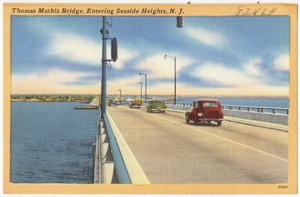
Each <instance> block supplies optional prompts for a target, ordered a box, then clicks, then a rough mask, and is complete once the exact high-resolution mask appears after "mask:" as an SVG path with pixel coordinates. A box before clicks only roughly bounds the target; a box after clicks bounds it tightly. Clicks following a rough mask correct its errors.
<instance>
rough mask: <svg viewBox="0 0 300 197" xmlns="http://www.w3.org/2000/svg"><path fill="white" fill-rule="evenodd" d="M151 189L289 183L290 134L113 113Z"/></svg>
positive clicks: (123, 110) (172, 116)
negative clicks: (170, 185)
mask: <svg viewBox="0 0 300 197" xmlns="http://www.w3.org/2000/svg"><path fill="white" fill-rule="evenodd" d="M107 110H108V111H109V113H110V115H111V116H112V118H113V120H114V122H115V123H116V125H117V126H118V128H119V130H120V132H121V133H122V136H123V138H124V139H125V141H126V142H127V144H128V146H129V147H130V149H131V151H132V152H133V154H134V155H135V157H136V159H137V161H138V162H139V164H140V165H141V168H142V169H143V171H144V172H145V174H146V176H147V177H148V179H149V181H150V183H154V184H156V183H220V184H222V183H287V181H288V160H287V159H288V133H287V132H281V131H278V130H273V129H267V128H260V127H257V126H250V125H244V124H238V123H234V122H228V121H224V122H223V124H222V126H220V127H218V126H217V125H214V124H212V125H205V124H199V125H193V124H191V125H189V124H186V123H185V119H184V117H183V114H179V113H172V112H166V113H147V112H146V109H144V108H142V109H129V107H127V106H118V107H108V108H107Z"/></svg>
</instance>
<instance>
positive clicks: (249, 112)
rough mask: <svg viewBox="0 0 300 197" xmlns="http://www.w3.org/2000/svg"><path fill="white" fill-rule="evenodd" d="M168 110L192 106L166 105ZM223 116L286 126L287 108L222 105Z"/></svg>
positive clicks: (187, 108) (184, 108)
mask: <svg viewBox="0 0 300 197" xmlns="http://www.w3.org/2000/svg"><path fill="white" fill-rule="evenodd" d="M166 105H167V107H169V108H170V109H178V110H189V109H191V108H192V104H185V103H177V104H176V105H174V103H166ZM222 111H223V113H224V115H225V116H231V117H236V118H243V119H249V120H257V121H263V122H270V123H276V124H283V125H288V114H289V109H288V108H276V107H261V106H239V105H222Z"/></svg>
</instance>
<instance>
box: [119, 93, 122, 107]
mask: <svg viewBox="0 0 300 197" xmlns="http://www.w3.org/2000/svg"><path fill="white" fill-rule="evenodd" d="M118 91H119V92H120V105H121V100H122V90H121V89H120V90H118Z"/></svg>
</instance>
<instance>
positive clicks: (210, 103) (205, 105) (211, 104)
mask: <svg viewBox="0 0 300 197" xmlns="http://www.w3.org/2000/svg"><path fill="white" fill-rule="evenodd" d="M203 107H218V104H217V103H213V102H206V103H203Z"/></svg>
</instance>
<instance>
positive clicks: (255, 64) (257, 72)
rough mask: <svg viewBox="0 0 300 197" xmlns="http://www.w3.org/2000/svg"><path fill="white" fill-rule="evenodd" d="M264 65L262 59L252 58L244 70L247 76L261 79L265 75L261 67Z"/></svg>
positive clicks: (244, 66)
mask: <svg viewBox="0 0 300 197" xmlns="http://www.w3.org/2000/svg"><path fill="white" fill-rule="evenodd" d="M261 64H262V59H260V58H252V59H250V60H248V62H246V63H245V64H244V65H243V68H244V69H245V71H244V72H245V74H247V75H248V76H250V77H259V76H262V75H263V73H262V72H261V69H260V66H261Z"/></svg>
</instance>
